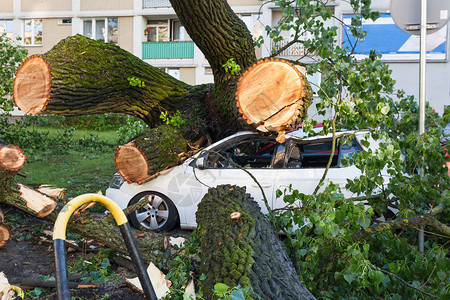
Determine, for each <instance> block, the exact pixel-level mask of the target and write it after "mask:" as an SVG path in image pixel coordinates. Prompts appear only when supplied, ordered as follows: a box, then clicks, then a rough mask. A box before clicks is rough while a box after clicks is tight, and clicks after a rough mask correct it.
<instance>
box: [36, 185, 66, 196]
mask: <svg viewBox="0 0 450 300" xmlns="http://www.w3.org/2000/svg"><path fill="white" fill-rule="evenodd" d="M37 190H38V191H39V192H41V193H42V194H45V195H47V196H49V197H52V198H55V199H62V198H64V196H65V195H66V194H67V189H66V188H58V187H56V186H55V185H54V184H41V185H40V186H39V187H38V188H37Z"/></svg>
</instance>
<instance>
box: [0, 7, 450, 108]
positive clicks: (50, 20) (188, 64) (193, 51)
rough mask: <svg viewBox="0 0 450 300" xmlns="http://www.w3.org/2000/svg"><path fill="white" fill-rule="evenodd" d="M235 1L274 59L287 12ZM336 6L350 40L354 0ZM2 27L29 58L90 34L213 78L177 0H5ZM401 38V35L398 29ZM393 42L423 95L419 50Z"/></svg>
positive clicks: (434, 95) (434, 92)
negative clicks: (269, 31) (273, 34)
mask: <svg viewBox="0 0 450 300" xmlns="http://www.w3.org/2000/svg"><path fill="white" fill-rule="evenodd" d="M228 2H229V4H230V6H231V7H232V9H233V10H234V11H235V13H236V14H237V15H238V16H239V17H240V18H241V19H242V20H243V21H244V23H245V24H246V25H247V27H248V29H249V31H250V32H251V33H252V34H253V36H254V37H258V36H259V35H263V36H264V44H263V45H262V47H261V48H257V49H256V54H257V57H266V56H269V55H270V54H271V51H272V49H274V48H277V47H282V46H283V45H282V44H279V43H278V44H274V43H273V42H272V41H271V40H270V39H269V38H268V37H267V36H265V31H264V27H265V26H266V25H274V24H276V23H277V22H278V20H279V19H280V18H281V17H282V13H281V11H280V9H279V8H277V7H275V5H274V4H273V3H271V2H269V3H266V4H265V5H263V3H264V2H265V1H264V0H228ZM372 2H373V8H375V9H377V10H379V11H380V12H381V13H383V15H382V16H383V17H385V18H383V20H384V21H385V22H384V23H383V22H381V23H380V24H379V25H380V26H381V27H380V26H378V27H375V26H374V27H367V28H374V32H375V31H376V30H379V29H380V28H381V30H385V29H386V28H387V29H386V30H388V31H389V32H390V31H391V29H392V26H391V27H383V26H382V25H386V24H385V23H389V22H390V23H389V24H390V25H392V24H391V23H392V19H389V6H390V0H377V1H372ZM329 7H330V8H331V9H332V10H333V12H334V15H335V16H336V19H337V20H334V21H333V20H330V21H329V23H328V25H329V26H338V27H339V37H338V39H339V41H338V42H345V36H346V35H345V27H343V26H342V24H341V20H342V21H343V22H344V23H345V20H346V18H347V17H351V13H352V11H351V9H350V6H349V5H348V3H347V1H341V0H336V1H329ZM375 25H377V24H375ZM383 28H385V29H383ZM448 31H449V29H448V26H447V27H445V29H444V30H442V31H441V33H440V36H439V38H440V40H439V41H441V40H442V39H444V41H445V43H444V44H443V45H444V46H442V45H441V46H439V47H437V48H436V49H439V51H437V52H436V53H432V54H431V55H430V59H429V61H428V63H427V86H426V87H427V98H426V99H427V101H429V102H430V104H431V105H432V106H433V107H434V108H435V109H436V111H437V112H439V113H442V112H443V110H444V106H445V105H450V64H449V62H448V57H447V56H448V48H449V46H448V42H447V40H448V35H449V33H448ZM0 32H6V33H7V35H9V36H10V37H11V38H13V37H14V38H15V37H19V38H20V39H21V41H20V43H22V45H23V46H24V47H25V48H27V49H28V52H29V55H33V54H43V53H45V52H47V51H48V50H50V49H51V48H52V47H53V46H54V45H55V44H56V43H57V42H58V41H60V40H61V39H63V38H65V37H67V36H70V35H75V34H82V35H84V36H88V37H90V38H95V39H98V40H103V41H105V42H110V43H115V44H117V45H119V46H120V47H121V48H123V49H125V50H127V51H129V52H131V53H133V54H134V55H136V56H137V57H139V58H141V59H143V60H144V61H145V62H147V63H149V64H151V65H152V66H154V67H157V68H161V69H162V70H164V71H166V72H167V73H169V74H170V75H172V76H174V77H175V78H177V79H179V80H182V81H184V82H186V83H188V84H202V83H209V82H212V81H213V75H212V70H211V68H210V67H209V64H208V61H207V60H206V59H205V57H204V55H203V54H202V53H201V51H200V50H199V49H198V48H197V47H196V46H195V45H194V43H193V41H192V40H191V39H190V37H189V35H188V34H187V33H186V32H185V30H184V27H183V26H182V25H181V23H180V21H179V19H178V18H177V16H176V14H175V12H174V10H173V8H172V7H171V5H170V2H169V0H96V1H92V0H0ZM287 34H289V33H287ZM369 36H371V35H370V30H369V35H368V37H369ZM304 38H305V39H307V38H314V37H312V36H305V37H304ZM393 38H394V39H396V35H395V34H394V36H393ZM399 38H400V36H399ZM408 41H409V40H408ZM366 44H367V43H366ZM392 44H395V43H392V40H389V39H387V38H386V37H385V36H382V37H380V36H377V38H376V39H375V42H374V44H371V46H374V48H378V46H380V47H382V48H383V47H384V46H386V49H385V51H386V53H383V61H385V62H387V63H388V64H389V65H390V67H391V69H392V70H393V77H394V79H395V80H396V81H397V88H399V89H403V90H405V91H406V92H407V93H408V94H412V95H415V96H416V98H417V97H418V94H419V61H418V55H413V54H411V55H409V56H408V55H406V56H405V55H403V52H402V51H401V49H402V48H401V47H400V48H399V49H391V48H389V47H388V46H389V45H392ZM363 45H364V43H363ZM405 45H408V44H407V43H405ZM369 46H370V45H369ZM364 49H365V48H364V47H362V48H361V54H360V56H361V57H364V55H365V52H364ZM383 49H384V48H383ZM302 51H303V49H302V47H301V46H293V47H290V48H288V49H286V50H285V51H283V53H281V54H280V57H284V58H288V59H297V58H299V57H300V56H301V55H302V54H303V52H302ZM305 63H308V61H307V60H306V61H305ZM309 80H310V81H312V82H313V83H314V84H318V83H320V76H318V75H315V76H310V77H309ZM312 109H313V108H312Z"/></svg>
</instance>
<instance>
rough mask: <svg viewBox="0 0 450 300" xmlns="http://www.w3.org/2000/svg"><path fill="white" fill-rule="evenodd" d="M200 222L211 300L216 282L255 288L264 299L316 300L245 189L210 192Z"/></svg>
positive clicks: (203, 267) (201, 206)
mask: <svg viewBox="0 0 450 300" xmlns="http://www.w3.org/2000/svg"><path fill="white" fill-rule="evenodd" d="M196 216H197V223H198V226H199V228H198V237H199V240H200V258H201V265H200V273H202V274H205V275H206V279H205V280H204V281H203V283H202V286H203V289H204V290H203V291H204V293H205V296H206V298H207V299H212V293H213V290H214V284H215V283H218V282H221V283H225V284H227V285H228V286H231V287H234V286H237V285H238V284H240V285H241V286H243V287H247V286H251V287H252V290H253V292H254V293H255V294H256V295H257V296H259V297H261V298H262V299H315V298H314V296H313V295H312V294H311V293H310V292H309V291H308V290H307V289H306V288H305V287H304V286H303V285H302V283H301V282H300V280H299V279H298V276H297V273H296V271H295V268H294V266H293V264H292V262H291V260H290V259H289V257H288V255H287V253H286V252H285V250H284V248H283V245H282V244H281V242H280V240H279V239H278V238H277V236H276V234H275V232H274V231H273V229H272V227H271V226H270V224H269V222H268V221H267V220H266V218H265V217H264V216H263V215H262V214H261V211H260V207H259V206H258V204H257V203H256V202H255V201H253V199H252V198H251V197H250V195H249V194H246V193H245V188H241V187H237V186H230V185H222V186H218V187H216V188H210V189H209V191H208V193H207V194H206V195H205V197H204V198H203V199H202V201H201V203H200V204H199V206H198V211H197V215H196ZM256 295H254V296H256Z"/></svg>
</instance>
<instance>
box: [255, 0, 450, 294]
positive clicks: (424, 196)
mask: <svg viewBox="0 0 450 300" xmlns="http://www.w3.org/2000/svg"><path fill="white" fill-rule="evenodd" d="M327 2H328V1H310V0H296V1H287V0H280V1H277V2H276V5H277V6H279V7H280V8H281V9H282V12H283V17H282V18H281V19H280V21H279V22H278V24H276V25H274V26H266V28H265V29H266V32H267V35H268V36H269V37H270V38H271V39H272V40H273V41H274V42H275V43H279V44H280V45H286V46H283V47H279V48H276V49H273V53H272V56H277V55H278V54H279V53H281V52H282V51H284V50H285V49H287V48H288V47H289V46H292V45H295V44H301V45H302V46H303V47H304V49H305V55H304V56H303V57H301V58H299V59H297V60H295V61H291V62H292V63H296V64H300V65H304V66H305V68H306V70H307V72H308V73H309V74H314V73H319V74H320V75H321V78H322V81H321V83H320V85H319V86H318V87H317V88H318V92H317V96H318V98H317V101H316V102H315V105H316V109H317V111H318V114H319V115H323V116H325V115H327V113H328V114H329V112H330V111H331V112H332V116H331V117H330V118H328V119H326V120H325V121H324V122H323V129H322V131H321V132H320V133H319V134H327V133H333V139H334V140H335V141H336V142H338V143H346V142H347V141H348V140H349V139H348V137H349V136H350V134H348V135H344V136H341V137H340V138H339V139H338V136H337V135H336V132H339V131H342V130H347V129H349V130H369V131H370V134H369V137H370V138H372V139H373V140H375V141H376V142H377V143H380V149H379V150H378V151H377V152H373V151H372V150H368V151H364V152H360V153H358V154H355V155H353V156H352V158H351V159H350V158H348V159H347V160H345V161H344V164H346V165H349V164H355V165H356V166H357V167H358V168H359V169H360V170H361V171H362V174H363V175H362V176H361V177H359V178H357V179H354V180H348V182H347V185H346V189H348V190H349V191H351V192H353V193H354V194H355V195H356V196H357V197H355V198H352V199H345V198H344V197H343V194H342V192H341V189H340V187H339V186H337V185H334V184H333V183H330V184H328V185H326V187H325V185H324V182H325V181H322V182H321V184H320V185H319V187H321V189H319V187H318V188H317V189H316V193H314V194H313V195H305V194H302V193H301V192H300V191H297V190H292V189H291V188H290V187H286V189H284V190H283V191H279V192H278V195H279V196H280V197H284V200H285V202H286V207H285V209H283V210H279V211H277V212H275V213H274V215H276V217H275V218H274V223H275V224H276V225H275V226H278V227H279V228H280V229H282V230H285V231H286V232H288V233H290V234H293V235H292V238H287V239H286V247H287V248H288V249H289V252H290V255H291V258H292V259H293V261H294V262H295V264H296V267H297V271H298V274H299V276H300V278H301V280H302V282H303V283H304V284H306V286H307V287H308V289H310V291H312V293H313V294H314V295H316V296H318V297H319V296H320V297H324V298H332V299H335V298H338V297H344V298H347V297H356V298H358V299H359V298H366V297H388V298H393V299H402V298H411V297H414V296H415V297H425V296H426V297H431V298H439V297H440V298H442V299H443V298H446V297H448V296H449V295H450V289H449V286H448V284H446V283H445V282H446V281H448V277H449V275H450V274H449V271H448V270H449V269H450V262H449V260H448V246H447V245H448V242H449V237H450V227H448V226H447V225H446V224H448V223H449V209H448V207H449V202H450V189H449V187H450V177H449V176H447V169H446V168H444V167H443V165H444V164H445V149H444V147H442V141H443V140H444V139H445V138H444V139H443V128H444V127H445V126H446V124H448V123H449V122H450V110H446V111H445V113H444V116H442V117H441V116H439V115H438V114H436V113H434V111H433V109H432V108H430V107H429V106H427V110H426V132H425V133H424V134H422V135H419V134H418V105H417V103H416V102H417V101H416V100H415V99H414V98H413V97H411V96H407V95H405V93H404V92H403V91H401V90H397V89H395V80H393V79H392V78H391V73H392V71H391V70H390V69H389V67H388V65H386V64H384V63H382V62H380V58H381V55H380V54H379V53H377V52H376V50H373V51H372V52H371V53H370V55H369V56H368V57H367V58H364V59H362V60H360V61H358V60H356V58H355V57H354V56H353V55H352V53H353V51H354V49H355V46H356V45H352V44H349V43H348V42H347V43H343V44H340V43H339V42H338V39H337V35H338V31H339V27H341V28H342V27H343V26H347V25H344V24H343V23H342V21H341V20H338V19H336V17H335V16H334V15H333V13H332V11H331V9H330V8H329V7H326V6H325V4H326V3H327ZM349 4H350V5H351V7H352V8H353V10H354V13H355V17H354V18H353V19H352V22H351V25H348V26H349V29H350V31H351V33H352V34H353V35H354V36H355V37H356V41H358V40H363V39H364V37H365V36H366V34H367V33H366V32H365V31H364V30H363V29H362V26H361V24H362V19H371V20H376V19H377V18H378V17H379V15H380V14H379V12H376V11H372V10H371V9H370V4H371V1H370V0H359V1H357V0H350V1H349ZM330 19H335V23H337V22H340V25H339V26H326V25H325V24H326V21H327V20H330ZM308 36H309V37H311V38H305V37H308ZM282 41H284V43H281V42H282ZM261 42H262V37H260V38H259V39H258V40H257V43H259V44H260V43H261ZM304 58H308V59H309V61H312V63H308V64H303V63H302V62H303V61H304ZM316 124H317V121H316V120H314V116H311V117H310V119H308V120H306V121H305V122H304V125H303V130H305V131H307V132H308V131H309V133H310V134H311V135H316V134H318V133H317V132H314V131H312V130H311V129H312V128H313V127H314V126H315V125H316ZM447 138H448V137H447ZM364 144H365V145H364V146H367V145H368V144H369V139H367V141H365V142H364ZM332 152H333V151H332ZM330 164H331V159H330V162H329V166H330ZM419 170H423V173H424V175H423V176H420V175H419ZM381 171H383V172H381ZM325 173H326V171H325ZM383 173H384V174H389V176H390V180H389V181H388V180H386V178H385V176H383ZM325 178H326V176H324V177H323V179H325ZM321 190H323V191H322V192H319V191H321ZM296 200H301V203H302V205H301V206H299V205H298V201H297V202H296ZM361 201H363V202H361ZM365 204H366V206H365ZM367 205H369V206H367ZM368 207H369V208H368ZM388 210H394V211H396V210H398V213H397V215H396V216H392V215H391V216H388V214H387V212H388ZM383 215H384V217H385V218H386V219H387V220H386V222H381V221H379V220H377V218H378V217H380V216H383ZM390 218H391V219H390ZM425 224H427V225H430V226H427V227H425V230H426V242H425V252H424V253H423V254H422V253H420V252H419V251H418V250H417V232H418V229H419V227H420V225H425ZM290 234H288V235H287V236H288V237H289V236H291V235H290Z"/></svg>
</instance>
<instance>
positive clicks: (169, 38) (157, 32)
mask: <svg viewBox="0 0 450 300" xmlns="http://www.w3.org/2000/svg"><path fill="white" fill-rule="evenodd" d="M149 21H166V24H148V23H147V26H146V28H147V27H150V28H156V41H153V42H159V28H162V27H165V28H167V41H161V42H169V41H171V38H172V37H171V36H170V34H171V28H170V20H169V19H168V20H149ZM149 35H150V33H149ZM147 39H148V38H147Z"/></svg>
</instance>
